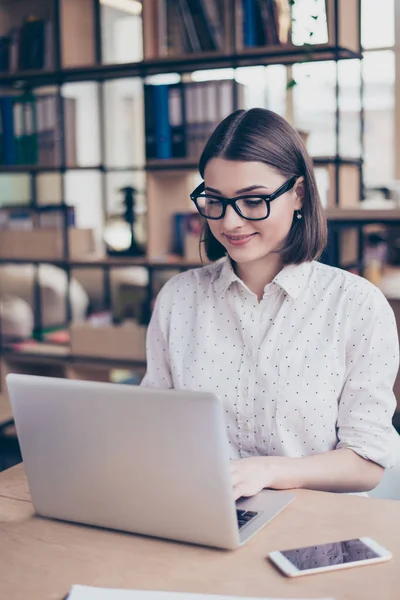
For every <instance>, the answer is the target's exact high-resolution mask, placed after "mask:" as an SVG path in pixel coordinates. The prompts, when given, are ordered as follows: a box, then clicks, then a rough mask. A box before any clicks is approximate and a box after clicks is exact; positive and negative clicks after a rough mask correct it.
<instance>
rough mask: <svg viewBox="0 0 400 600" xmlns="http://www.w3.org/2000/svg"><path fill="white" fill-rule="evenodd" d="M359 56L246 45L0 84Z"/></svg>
mask: <svg viewBox="0 0 400 600" xmlns="http://www.w3.org/2000/svg"><path fill="white" fill-rule="evenodd" d="M353 58H361V54H360V53H358V52H353V51H351V50H347V49H345V48H341V47H335V46H330V45H327V44H316V45H315V46H311V47H310V50H307V55H305V51H304V49H303V47H302V46H293V45H292V44H285V45H281V46H264V47H259V48H248V49H246V50H243V51H241V52H240V53H234V54H221V53H215V52H204V53H202V54H195V55H188V56H182V57H165V58H161V59H160V58H157V59H148V60H143V61H140V62H136V63H122V64H115V65H88V66H82V67H74V68H66V69H60V70H59V71H44V70H40V71H34V70H32V71H20V72H18V73H2V74H1V79H0V85H3V86H9V85H11V84H16V83H18V84H19V85H24V84H31V85H32V84H33V85H35V87H40V86H44V85H51V84H54V85H61V84H63V83H68V82H79V81H105V80H107V79H118V78H121V77H146V76H148V75H154V74H159V73H171V72H174V73H189V72H191V71H194V70H199V69H224V68H235V67H244V66H249V65H252V66H254V65H264V66H267V65H273V64H284V65H291V64H294V63H298V62H304V61H307V62H309V61H312V62H323V61H327V60H345V59H353Z"/></svg>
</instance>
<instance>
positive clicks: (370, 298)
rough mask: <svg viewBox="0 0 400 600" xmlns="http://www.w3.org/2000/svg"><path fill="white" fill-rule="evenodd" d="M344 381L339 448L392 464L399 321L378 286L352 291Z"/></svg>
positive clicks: (388, 464)
mask: <svg viewBox="0 0 400 600" xmlns="http://www.w3.org/2000/svg"><path fill="white" fill-rule="evenodd" d="M353 294H354V296H353V300H352V305H353V309H352V310H351V311H350V318H349V329H350V331H349V334H348V337H347V353H346V376H345V384H344V387H343V390H342V394H341V397H340V401H339V411H338V422H337V426H338V438H339V443H338V445H337V448H350V449H351V450H353V451H354V452H356V453H357V454H359V455H360V456H362V457H363V458H366V459H368V460H371V461H373V462H375V463H377V464H379V465H381V466H382V467H385V468H389V467H391V466H393V463H394V456H393V449H392V433H393V426H392V417H393V413H394V411H395V408H396V399H395V396H394V393H393V385H394V381H395V378H396V375H397V371H398V367H399V341H398V336H397V327H396V320H395V317H394V314H393V310H392V309H391V307H390V305H389V303H388V301H387V300H386V298H385V297H384V295H383V294H382V293H381V291H380V290H379V289H378V288H375V287H372V286H371V285H370V284H368V287H364V286H363V289H360V290H355V291H354V290H353Z"/></svg>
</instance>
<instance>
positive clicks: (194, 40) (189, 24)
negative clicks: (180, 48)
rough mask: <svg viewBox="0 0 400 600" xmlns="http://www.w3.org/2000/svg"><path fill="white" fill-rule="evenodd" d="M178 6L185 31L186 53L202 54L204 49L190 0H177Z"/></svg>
mask: <svg viewBox="0 0 400 600" xmlns="http://www.w3.org/2000/svg"><path fill="white" fill-rule="evenodd" d="M177 5H178V7H179V11H180V19H181V24H182V26H183V30H184V37H185V46H186V51H187V52H193V53H200V52H201V51H202V47H201V43H200V39H199V36H198V32H197V30H196V27H195V24H194V20H193V15H192V13H191V11H190V8H189V5H188V0H177Z"/></svg>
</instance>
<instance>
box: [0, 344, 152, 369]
mask: <svg viewBox="0 0 400 600" xmlns="http://www.w3.org/2000/svg"><path fill="white" fill-rule="evenodd" d="M46 346H47V344H46ZM63 350H64V353H63V354H60V353H59V350H56V349H55V348H54V349H51V348H46V352H41V351H40V352H39V351H38V352H25V351H17V350H12V349H9V348H3V350H2V351H1V353H0V357H3V359H4V360H6V361H7V362H8V363H18V364H22V363H24V364H39V363H40V364H43V362H46V364H50V365H61V366H62V365H66V364H69V365H70V364H79V365H84V364H94V363H95V364H96V365H104V366H105V367H121V368H124V367H143V366H145V364H146V363H145V361H143V360H126V359H119V358H106V357H104V358H101V357H98V356H84V355H83V356H78V355H76V354H71V353H70V351H69V348H67V347H64V348H63Z"/></svg>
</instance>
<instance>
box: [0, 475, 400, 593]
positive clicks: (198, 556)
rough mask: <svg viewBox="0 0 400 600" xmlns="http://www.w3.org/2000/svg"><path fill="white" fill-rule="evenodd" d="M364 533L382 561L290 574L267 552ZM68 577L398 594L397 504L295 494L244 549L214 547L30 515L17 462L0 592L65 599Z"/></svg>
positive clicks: (5, 515) (204, 588) (3, 509)
mask: <svg viewBox="0 0 400 600" xmlns="http://www.w3.org/2000/svg"><path fill="white" fill-rule="evenodd" d="M364 535H367V536H370V537H372V538H375V539H376V540H377V541H378V542H380V543H381V544H383V545H384V546H386V547H387V548H389V549H390V550H391V551H392V553H393V555H394V558H393V560H391V561H390V562H388V563H385V564H381V565H379V564H378V565H373V566H370V567H362V568H361V567H360V568H358V567H357V568H354V569H349V570H343V571H338V572H336V573H335V572H333V573H325V574H321V575H313V576H308V577H302V578H300V579H298V580H294V579H288V578H285V577H283V576H282V575H280V574H279V572H278V571H276V570H275V568H274V567H273V566H272V565H271V564H269V562H268V561H267V560H266V558H265V557H266V555H267V553H268V552H269V551H271V550H275V549H277V548H281V549H284V548H290V547H296V546H305V545H308V544H318V543H324V542H332V541H338V540H340V539H346V538H354V537H359V536H364ZM73 583H80V584H86V585H97V586H104V587H121V588H132V589H156V590H168V591H182V592H197V593H209V594H230V595H234V596H245V595H246V596H277V597H281V598H290V597H292V598H293V597H297V598H318V597H327V596H330V597H332V598H335V599H336V600H355V599H356V600H358V599H359V598H360V599H363V600H377V599H378V598H379V600H398V598H399V597H400V502H395V501H388V500H374V499H371V498H362V497H357V496H347V495H336V494H326V493H321V492H311V491H306V490H300V491H299V492H298V495H297V498H296V500H295V501H294V502H293V503H292V504H291V505H290V506H289V507H288V508H287V509H286V510H285V511H284V512H283V513H281V515H279V516H278V517H277V518H276V519H274V520H273V521H272V522H271V523H270V524H269V525H267V527H266V528H265V529H264V530H263V531H261V532H260V533H258V534H257V535H256V536H255V537H254V538H253V539H252V540H250V542H248V544H246V545H245V546H243V548H241V549H239V550H236V551H233V552H230V551H221V550H212V549H208V548H201V547H196V546H190V545H185V544H179V543H173V542H168V541H163V540H156V539H151V538H145V537H140V536H135V535H131V534H124V533H118V532H113V531H107V530H102V529H97V528H93V527H84V526H79V525H72V524H69V523H63V522H59V521H51V520H47V519H43V518H40V517H37V516H35V515H34V511H33V508H32V504H31V503H30V499H29V491H28V487H27V483H26V478H25V473H24V470H23V466H22V465H19V466H17V467H14V468H13V469H10V470H8V471H5V472H3V473H1V474H0V598H4V599H6V598H7V600H27V598H29V599H30V600H62V598H63V597H64V596H65V594H66V593H67V592H68V591H69V589H70V587H71V585H72V584H73Z"/></svg>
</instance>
